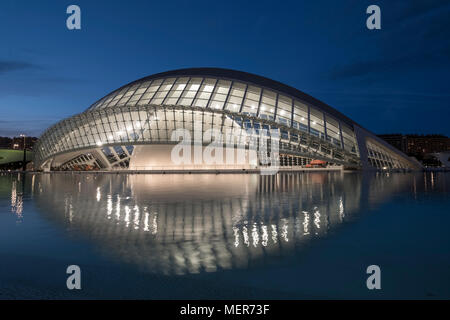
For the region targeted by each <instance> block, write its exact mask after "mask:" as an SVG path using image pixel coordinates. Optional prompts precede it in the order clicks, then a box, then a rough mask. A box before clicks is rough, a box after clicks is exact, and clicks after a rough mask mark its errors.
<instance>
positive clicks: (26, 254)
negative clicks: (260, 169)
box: [0, 173, 450, 299]
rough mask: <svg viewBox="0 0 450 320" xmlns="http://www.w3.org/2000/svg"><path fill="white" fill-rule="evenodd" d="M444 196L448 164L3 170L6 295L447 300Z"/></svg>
mask: <svg viewBox="0 0 450 320" xmlns="http://www.w3.org/2000/svg"><path fill="white" fill-rule="evenodd" d="M449 193H450V174H448V173H447V174H445V173H434V174H431V173H427V174H423V173H421V174H401V173H395V174H362V173H298V174H297V173H296V174H279V175H276V176H259V175H256V174H255V175H252V174H247V175H245V174H221V175H215V174H192V175H144V174H141V175H126V174H114V175H113V174H60V173H55V174H26V175H17V174H0V298H31V299H33V298H44V299H45V298H75V299H77V298H149V299H172V298H177V299H189V298H193V299H196V298H202V299H213V298H218V299H220V298H236V299H242V298H255V299H289V298H292V299H299V298H300V299H301V298H364V299H365V298H369V299H371V298H374V299H379V298H382V299H389V298H431V299H433V298H446V299H449V298H450V232H449V231H450V197H449ZM72 264H76V265H79V266H80V268H81V270H82V290H79V291H76V290H74V291H69V290H67V289H66V279H67V276H68V275H67V274H66V268H67V266H68V265H72ZM372 264H376V265H379V266H380V268H381V286H382V289H381V290H372V291H371V290H368V289H367V287H366V279H367V277H368V275H367V274H366V268H367V266H369V265H372Z"/></svg>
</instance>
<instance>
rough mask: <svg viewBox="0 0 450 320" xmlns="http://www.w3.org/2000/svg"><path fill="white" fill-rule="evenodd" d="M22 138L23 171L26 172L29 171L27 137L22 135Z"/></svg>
mask: <svg viewBox="0 0 450 320" xmlns="http://www.w3.org/2000/svg"><path fill="white" fill-rule="evenodd" d="M20 137H23V162H22V171H26V170H27V151H26V148H25V143H26V141H25V137H26V136H25V135H24V134H21V135H20Z"/></svg>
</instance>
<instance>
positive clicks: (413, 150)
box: [407, 134, 450, 155]
mask: <svg viewBox="0 0 450 320" xmlns="http://www.w3.org/2000/svg"><path fill="white" fill-rule="evenodd" d="M407 139H408V152H407V153H408V154H411V155H415V154H427V153H438V152H444V151H450V138H448V137H446V136H444V135H440V134H430V135H408V136H407Z"/></svg>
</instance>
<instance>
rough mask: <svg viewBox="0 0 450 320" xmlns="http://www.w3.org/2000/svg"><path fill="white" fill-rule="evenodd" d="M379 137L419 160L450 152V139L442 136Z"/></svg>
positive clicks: (386, 135) (407, 135) (397, 135)
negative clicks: (429, 155)
mask: <svg viewBox="0 0 450 320" xmlns="http://www.w3.org/2000/svg"><path fill="white" fill-rule="evenodd" d="M378 137H380V138H382V139H383V140H385V141H386V142H388V143H389V144H390V145H392V146H394V147H396V148H397V149H398V150H400V151H403V152H404V153H406V154H407V155H409V156H414V157H416V158H417V159H419V160H423V159H424V158H425V156H426V155H428V154H431V153H440V152H447V151H450V138H448V137H446V136H444V135H440V134H429V135H417V134H406V135H405V134H380V135H378Z"/></svg>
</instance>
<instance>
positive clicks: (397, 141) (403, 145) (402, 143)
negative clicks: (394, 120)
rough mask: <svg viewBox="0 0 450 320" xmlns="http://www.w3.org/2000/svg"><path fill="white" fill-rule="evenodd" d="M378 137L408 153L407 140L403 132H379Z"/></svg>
mask: <svg viewBox="0 0 450 320" xmlns="http://www.w3.org/2000/svg"><path fill="white" fill-rule="evenodd" d="M378 137H380V138H381V139H383V140H384V141H386V142H387V143H389V144H390V145H391V146H394V147H396V148H397V149H398V150H400V151H402V152H403V153H406V154H407V153H408V141H407V137H406V135H404V134H379V135H378Z"/></svg>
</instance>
